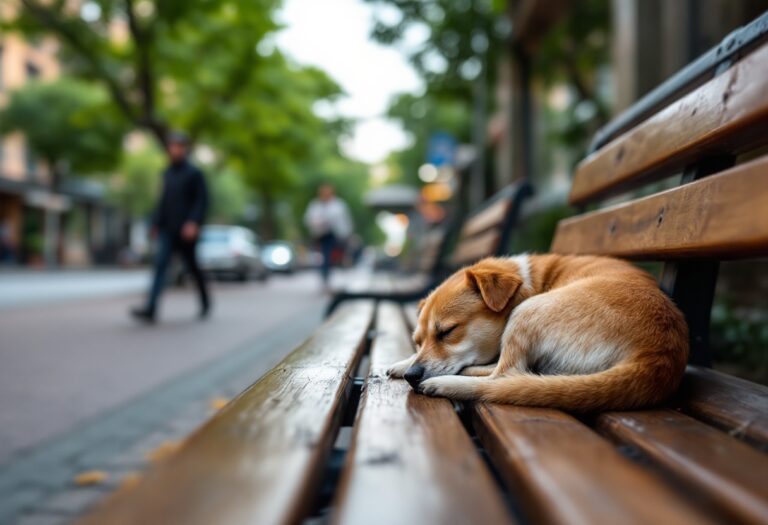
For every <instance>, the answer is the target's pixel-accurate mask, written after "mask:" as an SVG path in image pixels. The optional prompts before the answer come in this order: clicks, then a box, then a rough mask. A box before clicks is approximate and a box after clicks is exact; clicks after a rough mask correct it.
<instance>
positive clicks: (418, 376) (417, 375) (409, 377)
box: [403, 365, 424, 391]
mask: <svg viewBox="0 0 768 525" xmlns="http://www.w3.org/2000/svg"><path fill="white" fill-rule="evenodd" d="M403 377H404V378H405V380H406V381H408V384H410V385H411V387H412V388H413V389H414V390H417V391H418V389H419V383H421V380H422V378H423V377H424V367H423V366H422V365H412V366H409V367H408V370H406V371H405V375H403Z"/></svg>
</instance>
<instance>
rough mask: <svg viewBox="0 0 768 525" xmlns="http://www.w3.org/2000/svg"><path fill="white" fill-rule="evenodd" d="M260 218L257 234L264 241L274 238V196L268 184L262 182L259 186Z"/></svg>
mask: <svg viewBox="0 0 768 525" xmlns="http://www.w3.org/2000/svg"><path fill="white" fill-rule="evenodd" d="M261 207H262V211H261V220H260V221H259V235H260V236H261V239H262V240H264V241H269V240H272V239H274V238H275V230H276V226H277V224H276V220H275V196H274V195H273V194H272V188H270V187H269V184H264V185H263V186H262V188H261Z"/></svg>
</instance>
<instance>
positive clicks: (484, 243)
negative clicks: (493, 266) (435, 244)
mask: <svg viewBox="0 0 768 525" xmlns="http://www.w3.org/2000/svg"><path fill="white" fill-rule="evenodd" d="M499 238H500V233H499V231H498V230H497V229H493V230H488V231H486V232H484V233H481V234H480V235H477V236H475V237H472V238H470V239H465V240H463V241H461V242H460V243H459V245H458V246H457V247H456V251H455V252H454V253H453V256H452V257H451V263H453V264H454V265H457V266H460V265H462V264H469V263H473V262H475V261H477V260H479V259H482V258H483V257H488V256H489V255H493V254H494V253H495V252H496V248H497V247H498V244H499Z"/></svg>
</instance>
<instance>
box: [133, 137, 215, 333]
mask: <svg viewBox="0 0 768 525" xmlns="http://www.w3.org/2000/svg"><path fill="white" fill-rule="evenodd" d="M188 155H189V139H188V138H187V136H186V135H184V134H183V133H173V134H171V135H170V137H169V138H168V158H169V161H170V163H169V165H168V167H167V168H166V169H165V171H164V172H163V190H162V193H161V195H160V201H159V202H158V204H157V207H156V208H155V212H154V214H153V216H152V234H153V235H156V236H157V254H156V256H155V266H154V277H153V279H152V288H151V289H150V292H149V297H148V299H147V303H146V305H145V306H144V307H143V308H136V309H133V310H131V314H132V315H133V317H134V318H136V319H137V320H139V321H143V322H146V323H153V322H154V321H155V316H156V314H157V305H158V301H159V299H160V295H161V294H162V292H163V287H164V286H165V275H166V273H167V270H168V265H169V263H170V261H171V257H172V256H173V254H174V253H176V254H178V255H180V256H181V258H182V260H183V261H184V265H185V266H186V268H187V271H188V272H189V274H190V275H191V276H192V278H193V279H194V281H195V285H196V286H197V291H198V294H199V296H200V318H205V317H207V316H208V313H209V312H210V308H211V301H210V298H209V295H208V290H207V287H206V283H205V277H204V275H203V272H202V271H201V270H200V267H199V266H198V264H197V256H196V254H195V247H196V245H197V239H198V237H199V235H200V228H201V227H202V225H203V221H204V220H205V214H206V211H207V209H208V188H207V187H206V184H205V177H204V176H203V173H202V172H201V171H200V170H199V169H198V168H197V167H196V166H194V165H193V164H192V163H191V162H190V161H189V158H188Z"/></svg>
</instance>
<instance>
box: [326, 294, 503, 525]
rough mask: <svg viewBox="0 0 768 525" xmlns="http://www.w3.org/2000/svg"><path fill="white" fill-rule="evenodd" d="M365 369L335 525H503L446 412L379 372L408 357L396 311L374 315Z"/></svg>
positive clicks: (495, 497)
mask: <svg viewBox="0 0 768 525" xmlns="http://www.w3.org/2000/svg"><path fill="white" fill-rule="evenodd" d="M377 333H378V335H377V337H376V340H375V341H374V344H373V347H372V350H371V370H370V375H369V376H368V380H367V383H366V386H365V390H364V392H363V398H362V400H361V405H360V409H359V415H358V422H357V425H356V429H355V434H354V436H353V446H352V449H351V450H350V452H349V455H348V457H347V463H346V465H345V468H344V471H343V473H342V479H341V482H340V485H339V490H338V493H337V494H338V497H337V500H336V503H335V508H336V514H335V516H334V517H333V519H332V521H333V522H334V523H349V524H360V523H365V524H376V523H381V524H398V525H407V524H418V525H423V524H425V523H441V524H442V523H445V524H451V523H455V524H465V523H489V524H491V523H492V524H502V523H509V522H510V517H509V515H508V513H507V510H506V508H505V506H504V503H503V500H502V497H501V494H500V492H499V491H498V489H497V487H496V485H495V483H494V481H493V479H492V476H491V474H490V472H489V471H488V469H487V468H486V466H485V464H484V463H483V461H482V460H481V458H480V455H479V454H478V453H477V451H476V450H475V448H474V446H473V444H472V441H471V439H470V438H469V435H468V434H467V433H466V431H465V429H464V427H463V426H462V424H461V422H460V421H459V418H458V416H457V415H456V413H455V411H454V409H453V406H452V405H451V403H450V402H449V401H447V400H445V399H438V398H432V397H427V396H423V395H419V394H416V393H414V392H413V391H412V390H411V388H410V386H408V384H407V383H406V382H405V381H403V380H401V379H398V380H394V379H389V378H387V377H386V374H385V370H386V369H387V367H388V366H389V365H391V364H392V363H394V362H395V361H399V360H401V359H405V358H407V357H408V356H409V355H411V354H412V353H413V347H412V345H411V341H410V330H409V329H408V327H407V326H406V324H405V322H404V320H403V315H402V312H401V310H400V309H399V307H397V306H395V305H393V304H391V303H384V304H382V305H380V307H379V313H378V315H377Z"/></svg>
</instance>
